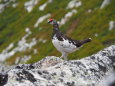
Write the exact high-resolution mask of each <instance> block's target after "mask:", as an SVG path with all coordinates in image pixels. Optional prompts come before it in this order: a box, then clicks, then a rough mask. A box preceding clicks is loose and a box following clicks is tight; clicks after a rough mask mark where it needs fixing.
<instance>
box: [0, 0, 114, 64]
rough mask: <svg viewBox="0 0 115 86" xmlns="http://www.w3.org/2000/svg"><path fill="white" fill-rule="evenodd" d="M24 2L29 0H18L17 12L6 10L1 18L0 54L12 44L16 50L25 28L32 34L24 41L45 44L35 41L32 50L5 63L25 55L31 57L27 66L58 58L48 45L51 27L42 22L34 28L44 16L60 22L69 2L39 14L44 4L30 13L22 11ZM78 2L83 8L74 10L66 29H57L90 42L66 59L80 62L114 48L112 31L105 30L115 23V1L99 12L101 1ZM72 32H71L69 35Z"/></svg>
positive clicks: (59, 2)
mask: <svg viewBox="0 0 115 86" xmlns="http://www.w3.org/2000/svg"><path fill="white" fill-rule="evenodd" d="M26 1H28V0H20V1H18V6H17V7H16V8H12V6H8V7H7V8H6V9H5V11H3V12H2V13H1V14H0V52H2V50H4V49H5V48H6V47H7V46H8V45H9V44H10V43H12V42H13V43H14V44H15V46H14V47H16V46H17V42H18V41H19V40H20V39H21V38H22V37H23V36H24V35H25V34H26V32H25V28H26V27H29V28H30V30H31V31H32V34H31V35H30V36H29V37H28V38H27V41H31V39H32V38H33V37H34V38H36V39H37V40H39V39H40V38H42V39H45V40H47V41H46V43H42V42H39V41H37V44H36V45H35V46H34V47H33V48H32V49H30V50H28V49H27V50H26V51H25V52H20V53H16V54H15V55H14V56H12V57H11V58H9V59H7V62H8V63H10V64H13V63H14V61H15V59H16V58H17V57H23V56H24V55H31V56H32V58H31V59H30V60H29V61H28V62H27V63H33V62H36V61H38V60H40V59H42V58H44V57H45V56H52V55H54V56H60V55H61V54H60V53H59V52H58V51H57V50H56V49H55V48H54V47H53V45H52V43H51V34H52V26H51V25H48V24H47V20H45V21H43V23H41V24H40V25H39V27H37V28H34V24H35V23H36V21H37V19H38V18H39V17H41V16H43V15H45V14H47V13H51V17H52V18H54V19H56V20H58V21H60V20H61V18H62V17H64V15H65V14H66V13H67V12H69V11H70V10H71V9H68V10H67V9H66V6H67V4H68V3H69V1H70V0H65V1H62V0H53V3H49V4H48V5H47V6H46V8H45V10H44V11H39V9H38V8H39V6H40V5H42V4H43V3H45V2H46V1H47V0H41V1H40V2H39V3H38V4H37V5H36V6H35V7H34V8H33V10H32V12H30V13H28V12H27V11H26V10H25V8H24V3H25V2H26ZM81 1H82V6H80V7H78V8H74V9H77V11H78V12H77V13H76V14H74V15H73V16H72V17H71V18H70V19H69V21H67V23H66V24H65V25H63V26H62V27H60V30H61V31H62V32H63V33H65V34H66V35H68V36H70V37H72V38H74V39H78V40H81V39H85V38H89V37H90V38H92V39H93V40H92V42H91V43H88V44H86V45H84V46H83V47H81V48H80V50H78V51H76V52H74V53H72V54H70V55H69V56H68V58H69V59H80V58H83V57H85V56H89V55H91V54H94V53H96V52H98V51H99V50H101V49H103V48H105V47H107V46H110V45H112V44H115V28H114V29H113V30H111V31H109V30H108V28H109V22H110V21H111V20H113V21H115V11H114V10H115V0H112V2H111V4H109V5H108V6H106V7H105V8H104V9H100V6H101V4H102V1H103V0H88V1H86V0H81ZM1 3H2V2H1ZM88 10H91V12H88ZM73 27H74V28H73ZM71 29H73V30H72V31H71ZM95 34H98V36H95ZM34 49H37V50H38V53H37V54H34V53H33V50H34Z"/></svg>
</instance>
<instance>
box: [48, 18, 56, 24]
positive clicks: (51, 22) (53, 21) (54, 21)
mask: <svg viewBox="0 0 115 86" xmlns="http://www.w3.org/2000/svg"><path fill="white" fill-rule="evenodd" d="M48 23H49V24H52V25H54V24H57V21H56V20H54V19H48Z"/></svg>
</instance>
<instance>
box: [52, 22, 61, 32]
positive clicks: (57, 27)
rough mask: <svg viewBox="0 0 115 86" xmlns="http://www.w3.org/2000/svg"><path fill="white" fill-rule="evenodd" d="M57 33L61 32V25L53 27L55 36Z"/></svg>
mask: <svg viewBox="0 0 115 86" xmlns="http://www.w3.org/2000/svg"><path fill="white" fill-rule="evenodd" d="M57 32H60V31H59V25H58V24H57V23H56V24H54V25H53V34H56V33H57Z"/></svg>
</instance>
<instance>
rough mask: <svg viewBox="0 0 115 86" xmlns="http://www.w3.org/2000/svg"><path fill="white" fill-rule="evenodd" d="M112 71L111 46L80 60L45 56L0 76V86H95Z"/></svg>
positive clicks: (113, 55) (114, 61) (113, 50)
mask: <svg viewBox="0 0 115 86" xmlns="http://www.w3.org/2000/svg"><path fill="white" fill-rule="evenodd" d="M114 69H115V45H112V46H110V47H108V48H106V49H104V50H102V51H100V52H98V53H97V54H94V55H91V56H89V57H86V58H84V59H81V60H70V61H63V60H62V59H60V58H58V57H54V56H49V57H46V58H44V59H42V60H41V61H39V62H37V63H34V64H20V65H17V66H15V67H13V68H12V69H10V70H9V71H7V72H6V73H1V74H0V86H98V84H99V83H100V82H101V81H102V79H103V78H104V77H105V76H106V75H107V74H109V73H110V72H111V71H113V70H114Z"/></svg>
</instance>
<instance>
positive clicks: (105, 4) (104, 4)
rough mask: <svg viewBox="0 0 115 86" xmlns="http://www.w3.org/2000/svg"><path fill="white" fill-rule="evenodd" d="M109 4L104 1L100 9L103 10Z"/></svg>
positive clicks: (108, 1)
mask: <svg viewBox="0 0 115 86" xmlns="http://www.w3.org/2000/svg"><path fill="white" fill-rule="evenodd" d="M110 2H111V0H104V1H103V3H102V5H101V7H100V8H101V9H103V8H104V7H105V6H107V5H108V4H109V3H110Z"/></svg>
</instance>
